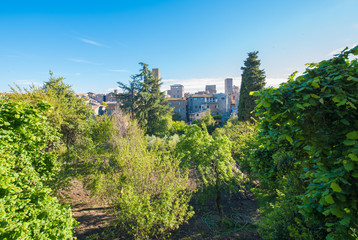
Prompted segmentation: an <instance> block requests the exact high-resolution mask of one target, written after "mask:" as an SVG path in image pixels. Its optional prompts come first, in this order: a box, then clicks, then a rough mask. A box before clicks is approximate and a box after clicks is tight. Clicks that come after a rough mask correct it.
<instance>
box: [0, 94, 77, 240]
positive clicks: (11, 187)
mask: <svg viewBox="0 0 358 240" xmlns="http://www.w3.org/2000/svg"><path fill="white" fill-rule="evenodd" d="M49 109H50V106H49V105H48V104H45V103H43V102H39V103H37V104H36V105H29V104H27V103H24V102H21V101H18V102H5V101H3V100H0V183H1V184H0V238H1V239H72V234H73V226H74V224H75V220H74V219H73V216H72V212H71V210H70V208H69V207H64V206H62V205H60V204H59V202H58V200H57V199H56V198H55V197H53V196H52V191H51V189H50V188H48V187H46V186H45V184H44V182H45V181H48V180H50V179H51V178H52V177H53V176H54V175H55V174H56V172H57V169H58V164H57V155H56V154H54V152H53V151H51V148H50V146H49V143H50V142H54V141H56V140H57V139H58V134H57V132H56V129H54V128H53V127H52V126H51V124H50V123H49V122H48V121H47V118H46V117H45V116H44V115H46V114H45V113H46V112H48V111H49Z"/></svg>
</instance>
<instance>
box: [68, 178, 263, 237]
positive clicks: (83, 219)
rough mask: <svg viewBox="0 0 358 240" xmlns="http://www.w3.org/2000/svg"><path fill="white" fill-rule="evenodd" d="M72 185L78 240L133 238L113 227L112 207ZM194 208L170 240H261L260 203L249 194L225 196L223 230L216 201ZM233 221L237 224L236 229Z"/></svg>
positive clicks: (71, 194)
mask: <svg viewBox="0 0 358 240" xmlns="http://www.w3.org/2000/svg"><path fill="white" fill-rule="evenodd" d="M71 183H72V186H71V187H70V189H69V195H68V197H69V198H68V200H67V202H69V203H70V204H71V205H72V212H73V214H74V216H75V218H76V220H77V221H78V222H79V226H78V227H77V228H76V232H75V237H77V239H78V240H97V239H98V240H110V239H111V240H112V239H113V240H115V239H130V237H129V236H128V235H126V234H125V233H123V232H122V231H121V230H120V229H119V228H114V227H111V225H110V222H111V220H112V215H111V213H110V208H108V206H106V205H105V204H103V203H101V201H100V199H98V198H91V196H90V192H89V191H88V190H86V189H85V188H84V187H83V184H82V182H80V181H78V180H72V182H71ZM194 198H195V196H194ZM192 206H194V211H195V215H194V217H192V218H191V219H190V220H189V222H188V223H186V224H184V225H182V226H181V227H180V228H179V229H178V230H176V231H174V232H173V233H172V235H171V236H170V238H169V239H175V240H189V239H205V240H209V239H210V240H211V239H247V240H253V239H261V238H260V236H259V234H258V233H257V231H256V228H255V225H254V221H255V220H256V219H257V218H258V217H259V213H258V211H257V208H258V204H257V201H256V200H255V199H254V196H253V194H252V193H251V192H249V191H245V192H243V193H238V194H235V195H233V196H231V197H230V196H223V207H224V212H225V215H226V216H228V220H227V224H225V225H224V227H223V228H219V227H218V225H217V224H215V223H214V222H215V221H216V220H217V219H218V216H217V214H216V208H215V204H214V201H209V202H208V203H207V204H205V205H203V204H200V203H196V202H194V201H193V202H192ZM229 219H231V220H229ZM233 222H236V223H237V225H236V227H234V223H233Z"/></svg>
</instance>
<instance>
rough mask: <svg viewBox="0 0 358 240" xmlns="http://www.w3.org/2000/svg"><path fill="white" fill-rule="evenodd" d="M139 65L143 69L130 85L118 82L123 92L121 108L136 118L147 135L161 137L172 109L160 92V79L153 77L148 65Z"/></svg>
mask: <svg viewBox="0 0 358 240" xmlns="http://www.w3.org/2000/svg"><path fill="white" fill-rule="evenodd" d="M139 64H140V65H141V66H142V68H141V69H140V72H139V74H136V75H133V76H132V77H131V78H132V80H131V81H130V83H129V85H126V84H124V83H121V82H118V84H119V87H120V88H122V90H123V93H121V94H119V95H118V98H119V100H120V101H121V103H122V104H121V108H122V109H123V110H125V111H126V112H128V113H130V115H131V117H134V118H136V119H137V121H138V123H139V125H140V126H141V127H142V128H144V129H145V131H146V133H147V134H150V135H153V134H154V135H161V134H163V129H164V130H165V129H167V128H168V125H169V122H170V121H169V120H170V116H171V109H170V107H169V104H168V103H167V100H166V99H165V98H164V93H163V92H161V91H160V84H161V83H160V79H157V78H155V77H154V76H153V74H152V72H151V71H150V70H149V69H148V65H147V64H145V63H143V62H141V63H139ZM164 132H165V131H164Z"/></svg>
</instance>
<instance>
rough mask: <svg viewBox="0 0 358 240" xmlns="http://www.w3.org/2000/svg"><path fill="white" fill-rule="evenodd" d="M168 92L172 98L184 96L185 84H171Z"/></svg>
mask: <svg viewBox="0 0 358 240" xmlns="http://www.w3.org/2000/svg"><path fill="white" fill-rule="evenodd" d="M168 94H169V95H170V97H171V98H184V86H183V85H181V84H174V85H171V86H170V91H169V92H168Z"/></svg>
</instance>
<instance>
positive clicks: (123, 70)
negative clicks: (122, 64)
mask: <svg viewBox="0 0 358 240" xmlns="http://www.w3.org/2000/svg"><path fill="white" fill-rule="evenodd" d="M108 71H110V72H128V70H126V69H108Z"/></svg>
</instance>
